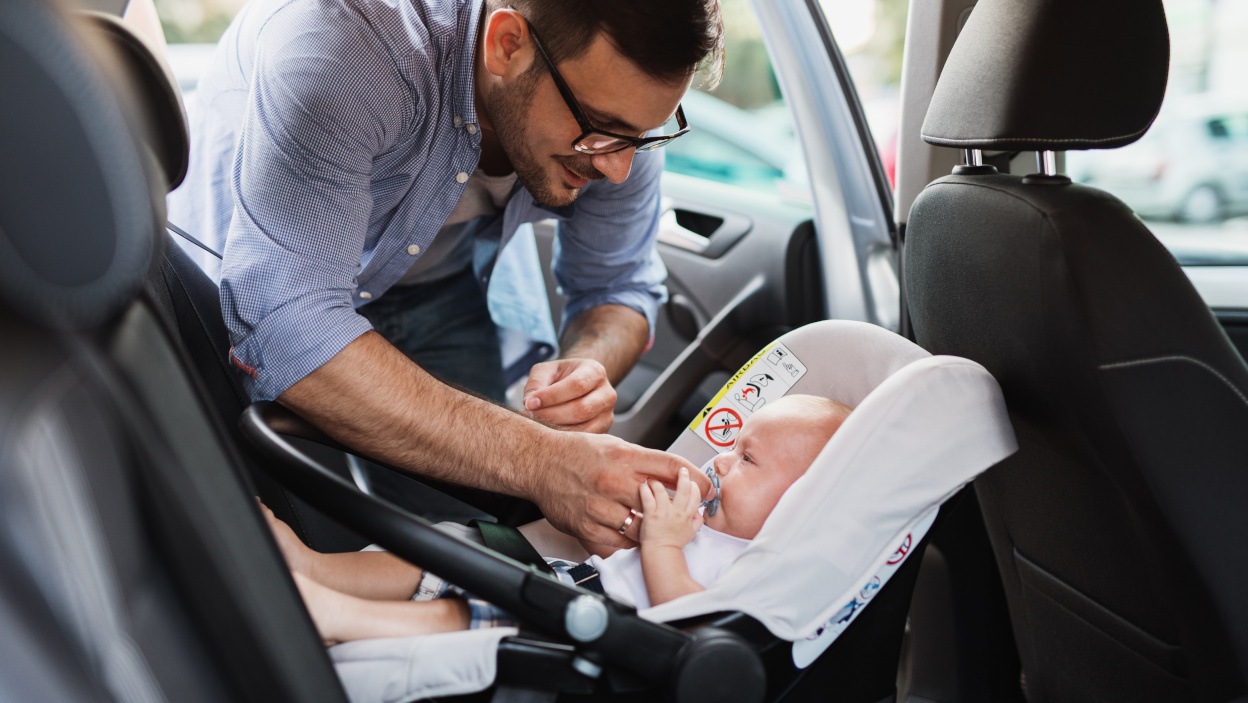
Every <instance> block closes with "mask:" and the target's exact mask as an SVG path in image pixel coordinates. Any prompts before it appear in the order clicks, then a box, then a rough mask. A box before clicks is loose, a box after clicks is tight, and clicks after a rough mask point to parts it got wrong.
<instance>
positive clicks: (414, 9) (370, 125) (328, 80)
mask: <svg viewBox="0 0 1248 703" xmlns="http://www.w3.org/2000/svg"><path fill="white" fill-rule="evenodd" d="M481 11H482V2H481V0H334V1H332V2H331V1H330V0H252V2H251V3H250V4H249V5H248V6H247V7H245V8H244V9H243V11H242V12H241V13H240V14H239V15H238V17H237V18H235V20H234V22H233V23H232V24H231V25H230V28H229V29H228V30H227V31H226V33H225V35H224V37H222V40H221V43H220V45H219V46H218V49H217V52H216V54H215V57H214V59H213V64H212V66H211V68H210V69H209V70H208V71H207V73H206V74H205V75H204V77H203V78H202V80H201V81H200V84H199V89H198V93H197V96H196V102H195V104H194V105H193V106H192V109H191V127H192V154H191V171H190V174H189V175H188V178H187V181H186V183H185V184H184V185H183V186H182V187H181V188H179V190H178V191H176V192H175V193H173V194H172V195H171V196H170V199H169V208H170V216H169V219H170V220H171V221H172V222H174V223H176V224H179V225H181V226H182V227H184V228H186V229H189V230H190V231H192V232H193V233H195V234H197V235H199V236H200V237H202V238H204V239H207V240H208V241H209V243H210V244H216V245H217V246H220V244H221V243H222V240H224V253H225V260H224V263H223V264H222V265H221V270H220V284H221V305H222V311H223V313H224V315H225V321H226V324H227V325H228V326H229V328H230V337H231V343H232V344H233V345H234V348H233V350H232V355H233V361H234V363H235V365H236V366H238V367H239V368H241V369H243V370H244V371H246V372H247V378H246V379H245V383H246V385H247V390H248V392H249V393H250V394H251V396H252V397H253V399H256V400H261V399H272V398H275V397H277V396H278V395H280V394H281V393H282V392H283V391H285V390H286V389H287V388H289V387H290V386H291V385H292V384H294V383H295V382H296V381H298V380H300V379H301V378H303V377H304V376H306V375H307V374H309V373H311V372H312V371H313V370H315V369H316V368H318V367H319V366H321V365H322V364H324V363H325V362H326V361H328V360H329V359H330V358H332V357H333V356H334V355H335V354H337V353H338V352H339V351H341V350H342V349H343V347H345V346H347V344H349V343H351V342H352V341H353V340H354V339H356V338H357V337H359V336H360V335H361V334H363V333H365V332H367V331H368V330H369V329H371V326H370V325H369V323H368V321H366V320H365V319H364V318H363V317H362V316H360V315H359V314H358V313H356V309H357V308H359V307H360V306H362V305H365V304H367V303H368V302H369V301H371V300H376V299H377V298H378V297H380V296H381V295H383V294H384V293H385V292H386V290H387V289H388V288H390V286H392V285H393V284H394V283H395V282H396V281H397V280H398V279H399V278H400V277H401V276H402V275H403V274H404V272H406V271H407V270H408V268H410V267H411V265H412V264H413V262H415V261H416V259H417V258H418V257H419V256H420V255H421V254H423V253H424V252H425V251H426V250H427V249H428V248H429V245H430V244H431V243H432V241H433V238H434V235H436V234H437V233H438V230H439V229H440V228H441V227H442V225H443V224H444V223H445V221H446V218H447V216H448V215H450V213H451V211H452V210H453V209H454V207H455V204H456V203H457V202H458V201H459V197H460V194H461V193H462V191H463V189H464V183H463V182H462V181H463V180H466V178H467V176H468V175H470V174H471V173H472V172H473V169H474V168H475V167H476V165H477V161H478V158H479V156H480V139H481V135H480V131H479V129H478V128H477V114H476V109H475V106H474V102H473V73H474V67H475V63H474V60H473V59H474V57H473V48H474V40H475V37H476V33H477V27H478V24H479V20H480V16H481ZM662 168H663V156H662V152H661V151H655V152H648V153H643V154H638V155H637V157H636V158H635V159H634V161H633V168H632V173H631V175H630V176H629V178H628V179H627V180H626V181H625V182H624V183H622V184H619V185H615V184H611V183H609V182H607V181H595V182H592V183H590V184H588V185H587V186H585V188H584V189H583V190H582V193H581V196H580V197H579V198H578V199H577V201H576V202H575V203H573V204H572V205H570V206H568V207H565V208H555V209H547V208H543V207H542V206H540V205H538V204H537V203H536V202H535V201H534V200H533V198H532V197H531V196H530V195H529V194H528V192H527V191H526V190H525V189H524V188H518V189H517V190H516V191H515V192H514V193H513V196H512V197H511V199H510V201H509V202H508V203H507V207H506V210H505V211H504V213H503V214H502V215H501V216H500V217H499V218H498V219H497V220H496V221H495V222H494V223H493V224H492V227H493V232H492V234H493V237H494V240H495V241H500V240H501V242H502V245H504V246H505V245H506V243H507V242H508V241H509V240H510V239H511V237H512V234H513V233H515V232H516V230H517V228H519V227H521V225H524V224H525V223H530V222H534V221H537V220H544V219H548V218H555V219H556V220H558V221H559V222H558V237H557V241H556V256H555V263H554V274H555V279H556V282H557V283H558V284H559V286H560V288H561V290H562V292H563V293H564V294H565V295H566V296H567V298H568V300H567V305H566V308H565V312H564V319H563V323H564V324H566V323H567V321H568V320H571V319H572V318H574V317H575V316H576V315H578V314H580V313H581V312H584V311H585V310H587V309H589V308H591V307H595V306H598V305H602V304H606V303H617V304H622V305H626V306H628V307H630V308H633V309H634V310H637V311H638V312H640V313H642V314H644V315H645V316H646V318H647V320H649V322H650V324H651V330H652V331H653V329H654V327H653V326H654V319H655V313H656V311H657V308H658V305H659V304H660V303H661V302H662V301H663V300H664V299H665V297H666V291H665V289H664V288H663V285H662V282H663V280H664V278H665V277H666V271H665V269H664V268H663V264H662V262H661V261H660V260H659V258H658V255H657V254H656V252H655V251H654V240H655V236H656V233H657V230H658V217H659V199H660V194H659V176H660V174H661V171H662ZM499 228H501V229H499ZM484 229H485V230H487V231H488V230H490V228H484ZM501 268H502V267H500V276H501V275H502V272H501ZM489 270H491V267H490V266H485V267H483V268H482V271H483V272H488V271H489ZM482 277H483V283H485V282H487V281H488V277H487V275H486V274H483V276H482ZM543 296H544V294H543ZM543 302H544V299H543ZM546 319H547V323H546V324H547V325H549V315H548V314H546Z"/></svg>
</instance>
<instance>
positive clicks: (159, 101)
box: [86, 12, 191, 192]
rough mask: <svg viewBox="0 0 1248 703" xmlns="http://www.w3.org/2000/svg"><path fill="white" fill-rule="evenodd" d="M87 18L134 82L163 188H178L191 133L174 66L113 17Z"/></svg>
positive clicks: (95, 14) (91, 15) (187, 158)
mask: <svg viewBox="0 0 1248 703" xmlns="http://www.w3.org/2000/svg"><path fill="white" fill-rule="evenodd" d="M86 19H87V21H88V22H91V23H94V24H95V25H96V26H97V28H98V30H99V31H100V32H101V33H102V34H103V35H105V36H106V37H108V39H109V42H108V43H109V44H110V45H111V46H112V47H113V48H114V49H115V50H116V54H117V57H118V59H119V60H120V61H121V62H122V64H123V68H124V70H125V73H126V75H127V76H128V77H129V78H130V79H131V80H133V81H134V82H135V83H136V84H137V87H138V90H139V94H140V95H141V96H142V97H141V99H140V100H137V101H136V103H137V104H136V107H137V108H138V110H139V112H138V115H139V116H140V117H141V118H142V119H143V125H142V127H143V130H142V131H143V135H144V136H145V137H146V138H145V139H144V142H145V143H147V145H148V146H149V147H150V148H151V149H152V151H153V155H154V156H155V157H156V160H157V162H158V163H159V164H160V167H161V170H162V171H163V173H164V175H165V191H166V192H167V191H171V190H173V189H174V188H177V187H178V186H179V185H181V184H182V179H184V178H186V169H187V166H188V164H189V163H190V148H191V134H190V129H189V127H188V126H187V123H186V111H185V109H183V107H182V96H181V95H179V93H178V88H177V85H178V83H177V79H176V78H175V77H174V75H173V69H172V68H171V67H170V66H169V64H168V62H166V61H165V60H164V58H163V57H161V56H160V54H159V53H158V52H157V51H154V50H153V48H152V47H151V46H149V45H148V43H147V41H146V40H145V39H143V38H142V37H141V36H139V34H138V33H137V32H135V31H134V30H133V29H131V28H130V27H129V26H127V25H126V24H125V23H124V22H122V21H121V20H120V19H118V18H117V17H116V16H114V15H109V14H104V13H102V12H93V13H88V14H87V15H86Z"/></svg>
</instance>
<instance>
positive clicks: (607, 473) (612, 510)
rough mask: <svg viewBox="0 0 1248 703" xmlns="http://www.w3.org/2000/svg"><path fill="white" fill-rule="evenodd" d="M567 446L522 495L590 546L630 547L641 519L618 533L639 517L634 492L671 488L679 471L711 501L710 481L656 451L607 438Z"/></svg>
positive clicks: (578, 438)
mask: <svg viewBox="0 0 1248 703" xmlns="http://www.w3.org/2000/svg"><path fill="white" fill-rule="evenodd" d="M566 438H567V440H568V443H567V444H566V445H565V446H566V447H568V448H567V449H566V450H565V451H564V452H562V453H561V454H560V455H559V456H558V457H552V459H555V460H554V461H551V462H550V464H549V467H548V468H547V469H546V470H544V471H542V472H540V473H537V474H534V475H533V476H532V477H531V478H532V480H533V481H534V484H533V485H532V486H531V488H529V490H527V491H526V492H525V493H526V494H527V495H529V496H531V497H532V499H533V500H534V501H535V502H536V503H537V504H538V506H539V507H541V509H542V513H543V514H545V515H546V518H547V519H548V520H550V522H551V524H552V525H554V526H555V527H557V528H559V529H560V530H563V531H564V532H566V533H568V534H571V535H575V536H577V537H580V538H582V539H584V540H588V541H590V542H595V543H597V544H603V545H607V546H611V547H621V548H627V547H634V546H636V540H637V537H638V536H639V534H640V528H641V526H640V524H639V522H640V520H639V519H636V518H634V520H633V522H632V524H631V525H629V527H628V528H627V529H626V530H625V531H624V533H623V534H621V533H620V527H621V526H622V525H624V523H625V521H626V520H627V519H628V517H629V516H630V515H631V513H630V512H629V511H630V510H636V511H638V512H644V511H643V510H642V506H641V497H640V495H639V493H638V490H637V487H638V486H639V485H641V484H642V483H643V482H647V481H649V480H655V481H658V482H659V483H661V484H663V485H666V486H670V487H672V488H676V487H677V485H678V479H679V476H680V469H681V468H682V467H683V468H684V469H685V470H686V471H688V479H687V480H689V481H690V482H692V483H693V484H694V485H693V487H692V489H691V492H693V493H694V494H695V495H698V496H705V497H707V498H710V497H713V495H714V494H713V493H712V490H713V489H712V488H711V482H710V479H708V478H707V477H706V476H705V475H704V474H702V473H701V472H700V471H698V470H697V469H696V467H694V466H693V465H692V464H690V463H689V462H688V461H686V460H684V459H682V458H680V457H678V456H676V455H675V454H668V453H667V452H661V451H658V450H656V449H646V448H645V447H639V446H637V445H635V444H629V443H628V442H625V441H624V440H622V439H619V438H617V437H612V436H610V435H584V434H578V435H566Z"/></svg>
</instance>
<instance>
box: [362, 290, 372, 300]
mask: <svg viewBox="0 0 1248 703" xmlns="http://www.w3.org/2000/svg"><path fill="white" fill-rule="evenodd" d="M360 297H361V298H363V299H365V300H371V299H372V297H373V294H372V293H369V292H368V291H366V290H362V291H360Z"/></svg>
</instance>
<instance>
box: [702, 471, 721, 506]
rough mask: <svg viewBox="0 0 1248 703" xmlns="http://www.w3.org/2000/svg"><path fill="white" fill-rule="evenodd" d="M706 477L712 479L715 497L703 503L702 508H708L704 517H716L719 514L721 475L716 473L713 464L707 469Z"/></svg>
mask: <svg viewBox="0 0 1248 703" xmlns="http://www.w3.org/2000/svg"><path fill="white" fill-rule="evenodd" d="M706 477H707V478H709V479H711V485H712V486H714V487H715V497H714V498H712V499H710V500H704V501H702V507H703V508H706V510H705V511H703V513H702V517H715V513H717V512H719V474H717V473H715V466H714V463H713V462H712V465H711V466H708V467H706Z"/></svg>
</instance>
